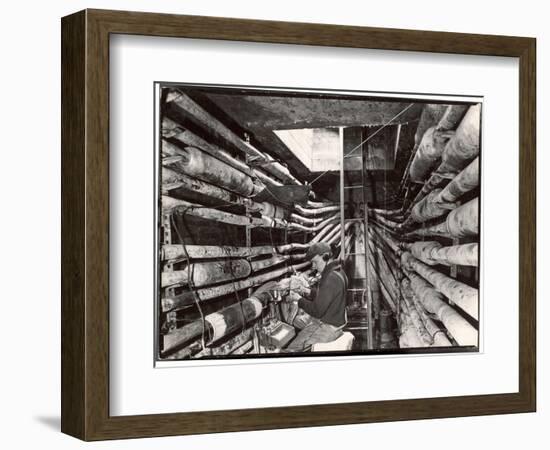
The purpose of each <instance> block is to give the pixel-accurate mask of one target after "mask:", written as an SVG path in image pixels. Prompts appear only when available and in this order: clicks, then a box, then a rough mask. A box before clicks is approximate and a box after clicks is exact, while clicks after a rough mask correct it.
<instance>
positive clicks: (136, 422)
mask: <svg viewBox="0 0 550 450" xmlns="http://www.w3.org/2000/svg"><path fill="white" fill-rule="evenodd" d="M116 33H121V34H137V35H144V36H164V37H183V38H201V39H220V40H231V41H249V42H259V43H285V44H302V45H304V44H305V45H314V46H333V47H351V48H369V49H382V50H405V51H417V52H434V53H454V54H464V55H486V56H508V57H517V58H519V71H520V73H519V80H520V86H519V92H520V99H519V124H520V134H519V143H518V145H519V149H520V152H519V169H520V173H519V179H520V188H519V198H520V201H519V243H520V252H519V267H518V270H519V300H520V303H521V307H520V308H519V392H516V393H505V394H493V395H471V396H460V397H438V398H419V399H407V400H391V401H374V402H357V403H342V404H323V405H315V406H289V407H273V408H261V409H244V410H227V411H209V412H187V413H173V414H156V415H140V416H110V415H109V36H110V35H111V34H116ZM535 49H536V41H535V39H533V38H524V37H505V36H489V35H473V34H458V33H443V32H430V31H411V30H398V29H381V28H364V27H354V26H337V25H320V24H306V23H287V22H272V21H256V20H241V19H227V18H216V17H198V16H179V15H169V14H152V13H137V12H123V11H104V10H85V11H81V12H78V13H75V14H73V15H70V16H67V17H64V18H63V19H62V348H61V350H62V417H61V428H62V431H63V432H64V433H67V434H70V435H72V436H75V437H78V438H80V439H84V440H100V439H118V438H134V437H150V436H169V435H184V434H198V433H213V432H229V431H245V430H261V429H276V428H291V427H309V426H322V425H338V424H352V423H367V422H381V421H397V420H411V419H426V418H441V417H458V416H474V415H486V414H504V413H516V412H531V411H535V405H536V332H535V331H536V330H535V322H536V320H535V319H536V316H535V309H536V307H535V300H536V293H535V289H536V288H535V286H536V257H535V256H536V255H535V244H536V234H535V233H536V224H535V217H536V210H535V208H536V206H535V205H536V201H535V199H536V177H535V175H536V161H535V145H536V126H535V111H536V108H535V101H536V100H535V73H536V69H535V60H536V55H535V53H536V50H535Z"/></svg>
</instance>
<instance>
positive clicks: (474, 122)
mask: <svg viewBox="0 0 550 450" xmlns="http://www.w3.org/2000/svg"><path fill="white" fill-rule="evenodd" d="M480 117H481V105H480V104H478V105H474V106H470V108H469V109H468V111H467V112H466V115H465V116H464V118H463V119H462V121H461V122H460V125H459V126H458V128H457V130H456V134H455V135H454V137H453V138H451V139H450V140H449V142H448V143H447V145H446V146H445V150H444V151H443V155H442V161H441V164H440V165H439V167H438V168H437V170H436V171H435V172H434V173H433V174H432V176H431V177H430V178H429V179H428V181H426V183H425V184H424V187H423V188H422V189H421V190H420V192H419V193H418V194H417V196H416V198H415V199H414V200H413V204H416V203H418V202H419V201H420V200H422V199H423V198H424V197H425V196H426V195H427V194H428V193H429V192H431V191H432V190H433V189H435V188H436V187H438V186H439V185H440V184H441V183H442V182H443V180H445V179H450V178H453V177H454V176H455V175H456V174H458V173H459V172H460V171H461V170H462V169H463V168H464V167H465V166H466V165H467V164H469V163H470V162H471V161H472V160H473V159H474V158H475V157H476V156H477V155H478V154H479V125H480Z"/></svg>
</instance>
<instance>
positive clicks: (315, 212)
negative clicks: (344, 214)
mask: <svg viewBox="0 0 550 450" xmlns="http://www.w3.org/2000/svg"><path fill="white" fill-rule="evenodd" d="M294 208H295V209H296V211H298V212H299V213H300V214H303V215H305V216H320V215H323V214H326V213H328V212H333V211H339V210H340V206H339V205H334V206H325V207H321V208H304V207H303V206H300V205H294Z"/></svg>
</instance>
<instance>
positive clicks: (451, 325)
mask: <svg viewBox="0 0 550 450" xmlns="http://www.w3.org/2000/svg"><path fill="white" fill-rule="evenodd" d="M406 275H407V277H408V278H409V280H410V281H411V288H412V290H413V291H414V293H415V295H416V298H417V299H418V300H419V301H420V303H421V304H422V306H423V307H424V308H425V309H426V311H428V312H429V313H431V314H434V315H435V316H436V317H437V319H438V320H439V321H440V322H441V323H443V325H445V328H447V330H449V333H451V335H452V336H453V338H454V340H455V341H456V342H458V344H459V345H477V342H478V331H477V330H476V329H475V328H474V327H473V326H472V325H470V323H469V322H468V321H467V320H466V319H465V318H464V317H462V316H461V315H460V314H459V313H458V312H457V311H456V310H455V309H454V308H453V307H452V306H450V305H449V304H448V303H447V302H446V301H445V300H444V297H443V295H442V294H441V293H439V292H438V291H436V290H435V289H434V287H433V286H432V285H430V284H429V283H428V282H427V281H426V280H424V279H423V278H422V277H421V276H420V275H418V274H416V273H414V272H409V271H407V272H406Z"/></svg>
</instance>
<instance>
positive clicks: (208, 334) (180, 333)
mask: <svg viewBox="0 0 550 450" xmlns="http://www.w3.org/2000/svg"><path fill="white" fill-rule="evenodd" d="M270 298H271V294H270V293H269V292H264V293H261V294H258V295H255V296H252V297H249V298H246V299H244V300H242V301H241V302H239V303H234V304H232V305H230V306H226V307H225V308H223V309H221V310H220V311H217V312H215V313H212V314H208V315H206V316H205V317H204V322H203V321H202V320H201V319H198V320H196V321H194V322H191V323H190V324H188V325H185V326H183V327H181V328H177V329H175V330H173V331H172V332H170V333H168V334H166V335H164V341H163V343H164V351H163V353H170V352H172V351H174V350H176V349H177V348H180V347H183V346H184V345H186V344H188V343H190V342H191V341H193V340H195V339H198V338H199V337H201V336H202V334H203V324H204V335H205V341H206V343H207V344H211V343H213V342H216V341H218V340H220V339H221V338H222V337H225V336H228V335H229V334H231V333H233V332H235V331H237V330H239V329H242V328H244V327H245V326H246V325H247V324H249V323H251V322H252V321H254V320H255V319H257V318H258V317H260V315H261V313H262V309H263V305H264V304H267V301H268V300H269V299H270ZM224 327H225V328H224Z"/></svg>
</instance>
